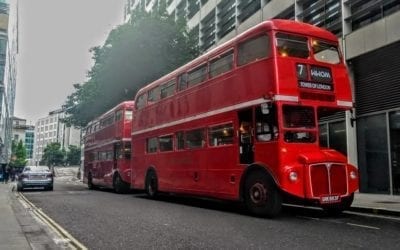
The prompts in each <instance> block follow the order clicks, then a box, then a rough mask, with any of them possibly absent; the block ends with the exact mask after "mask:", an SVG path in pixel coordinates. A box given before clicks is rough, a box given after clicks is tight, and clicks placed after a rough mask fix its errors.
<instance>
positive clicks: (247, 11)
mask: <svg viewBox="0 0 400 250" xmlns="http://www.w3.org/2000/svg"><path fill="white" fill-rule="evenodd" d="M260 9H261V1H260V0H239V1H238V11H239V15H238V20H239V22H241V23H242V22H244V21H245V20H246V19H247V18H249V17H250V16H252V15H253V14H254V13H256V12H257V11H258V10H260Z"/></svg>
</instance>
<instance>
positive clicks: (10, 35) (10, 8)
mask: <svg viewBox="0 0 400 250" xmlns="http://www.w3.org/2000/svg"><path fill="white" fill-rule="evenodd" d="M17 4H18V2H17V0H0V165H5V164H7V163H8V162H9V161H10V157H11V140H12V120H11V119H12V116H13V114H14V103H15V85H16V74H17V72H16V65H17V56H18V22H17V19H18V15H17V13H18V5H17Z"/></svg>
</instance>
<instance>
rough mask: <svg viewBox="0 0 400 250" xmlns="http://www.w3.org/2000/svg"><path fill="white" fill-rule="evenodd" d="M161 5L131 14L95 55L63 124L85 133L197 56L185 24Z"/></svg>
mask: <svg viewBox="0 0 400 250" xmlns="http://www.w3.org/2000/svg"><path fill="white" fill-rule="evenodd" d="M163 2H164V1H161V2H160V5H159V6H158V8H157V9H154V10H153V12H151V13H148V12H146V11H144V10H137V11H135V12H133V13H132V18H131V21H130V22H128V23H126V24H123V25H121V26H119V27H117V28H116V29H114V30H112V31H111V32H110V34H109V36H108V38H107V40H106V42H105V45H104V46H102V47H94V48H92V49H91V52H92V53H93V59H94V61H95V64H94V66H93V67H92V69H91V70H90V71H89V72H88V78H89V80H88V81H87V82H85V83H83V84H75V85H74V92H73V93H72V94H71V95H69V96H68V97H67V100H66V102H65V104H64V105H63V108H64V109H65V110H66V113H67V117H66V118H65V119H64V122H66V123H67V124H68V125H74V126H75V127H83V126H85V125H86V124H87V123H88V122H89V121H90V120H92V119H93V118H95V117H97V116H99V115H100V114H102V113H104V112H105V111H107V110H108V109H110V108H112V107H114V106H115V105H117V104H118V103H120V102H122V101H124V100H132V99H133V98H134V96H135V94H136V92H137V91H138V90H139V89H140V88H141V87H143V86H145V85H146V84H148V83H150V82H152V81H154V80H156V79H158V78H160V77H161V76H163V75H165V74H167V73H169V72H171V71H173V70H174V69H176V68H178V67H179V66H181V65H183V64H185V63H186V62H188V61H190V60H191V59H193V58H195V57H196V56H197V55H198V53H199V51H198V47H197V41H195V40H194V39H193V36H190V35H189V33H188V32H187V28H186V23H185V21H184V20H178V22H175V21H174V20H173V18H171V17H169V16H168V15H167V14H166V13H167V12H166V10H165V3H163Z"/></svg>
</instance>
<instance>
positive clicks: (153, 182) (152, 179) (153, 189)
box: [145, 170, 158, 198]
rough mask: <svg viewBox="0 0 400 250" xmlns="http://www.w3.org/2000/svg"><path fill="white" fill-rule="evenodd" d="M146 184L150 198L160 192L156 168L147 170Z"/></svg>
mask: <svg viewBox="0 0 400 250" xmlns="http://www.w3.org/2000/svg"><path fill="white" fill-rule="evenodd" d="M145 185H146V187H145V189H146V193H147V195H148V196H149V197H150V198H154V197H156V196H157V192H158V180H157V175H156V172H155V171H154V170H149V171H148V172H147V175H146V183H145Z"/></svg>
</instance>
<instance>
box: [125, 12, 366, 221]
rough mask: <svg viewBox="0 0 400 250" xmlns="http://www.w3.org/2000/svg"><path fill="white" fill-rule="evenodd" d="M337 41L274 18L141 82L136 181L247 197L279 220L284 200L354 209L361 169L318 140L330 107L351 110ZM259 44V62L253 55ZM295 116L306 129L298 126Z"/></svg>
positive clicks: (153, 187)
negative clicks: (150, 80)
mask: <svg viewBox="0 0 400 250" xmlns="http://www.w3.org/2000/svg"><path fill="white" fill-rule="evenodd" d="M260 44H261V45H262V46H264V45H265V48H266V49H267V51H266V52H263V51H262V49H260ZM297 44H299V45H301V46H297ZM284 45H288V47H289V48H287V47H285V46H284ZM262 46H261V47H262ZM300 47H301V48H302V49H299V48H300ZM338 47H339V46H338V42H337V37H335V36H334V35H333V34H331V33H330V32H328V31H326V30H323V29H321V28H318V27H315V26H312V25H309V24H304V23H299V22H294V21H289V20H271V21H266V22H263V23H261V24H259V25H257V26H255V27H253V28H251V29H249V30H248V31H246V32H244V33H242V34H241V35H239V36H237V37H236V38H234V39H232V40H230V41H228V42H226V43H224V44H222V45H221V46H218V47H217V48H215V49H213V50H212V51H210V52H208V53H206V54H204V55H202V56H200V57H199V58H197V59H195V60H193V61H192V62H190V63H188V64H186V65H184V66H182V67H181V68H179V69H177V70H175V71H174V72H172V73H170V74H168V75H166V76H164V77H162V78H161V79H159V80H157V81H155V82H153V83H151V84H149V85H147V86H146V87H144V88H142V89H141V90H140V91H139V92H138V93H137V95H136V98H135V103H136V105H135V109H134V120H133V127H134V128H135V131H133V132H132V157H133V158H132V181H131V186H132V187H133V188H137V189H146V191H147V193H148V194H149V195H151V196H152V195H155V194H156V192H157V191H160V192H172V193H184V194H192V195H200V196H207V197H214V198H219V199H229V200H243V201H244V202H245V203H246V204H247V205H248V207H249V209H250V210H251V211H252V212H254V213H256V214H261V215H270V216H273V215H275V214H277V213H278V212H279V210H280V204H281V201H282V198H285V199H287V201H289V202H290V201H302V202H304V203H312V204H316V205H319V206H322V207H323V208H326V209H327V210H330V211H341V210H343V209H346V208H347V207H348V206H350V204H351V202H352V198H353V193H354V192H355V191H356V190H357V188H358V175H357V173H358V171H357V169H356V168H355V167H354V166H352V165H350V164H348V163H347V158H346V157H345V156H344V155H342V154H341V153H339V152H337V151H335V150H333V149H327V148H321V147H320V146H319V139H318V124H317V123H318V119H319V116H323V115H325V113H326V114H329V113H332V112H336V111H345V110H349V109H351V108H352V95H351V89H350V83H349V78H348V74H347V70H346V67H345V64H344V62H343V58H342V56H341V54H340V52H339V50H338ZM248 48H251V49H248ZM258 50H259V51H260V52H259V53H260V55H261V56H260V58H257V56H254V55H252V53H258V52H257V51H258ZM305 50H307V51H305ZM254 51H256V52H254ZM307 53H308V54H307ZM254 57H255V58H254ZM226 58H228V59H226ZM230 58H232V63H231V64H230V63H227V64H226V65H225V64H223V63H224V62H223V61H224V60H225V59H226V61H228V62H229V60H231V59H230ZM328 59H329V60H330V61H325V60H328ZM221 65H222V66H221ZM218 67H219V68H218ZM304 72H305V73H304ZM196 77H198V78H196ZM185 81H187V82H188V83H187V85H186V87H181V86H185V85H184V84H183V83H184V82H185ZM191 82H192V84H191ZM167 83H170V85H168V84H167ZM173 83H175V85H172V84H173ZM168 86H170V87H171V89H173V91H168ZM171 89H170V90H171ZM154 93H155V94H154ZM296 112H299V113H300V114H301V115H303V118H304V117H306V118H307V119H308V121H304V122H303V123H305V125H307V126H304V127H303V126H300V125H298V126H296V125H295V126H293V127H292V125H289V123H288V120H290V119H292V118H293V117H294V116H296ZM272 114H273V115H272ZM272 116H273V117H274V118H271V117H272ZM269 120H276V121H275V124H274V128H272V126H271V129H270V131H274V132H270V133H271V134H270V136H269V137H268V136H267V137H268V138H269V139H270V140H269V141H262V140H261V139H260V138H261V137H260V138H259V137H258V132H261V131H262V130H264V129H265V128H267V126H266V125H264V124H263V121H269ZM300 124H301V123H300ZM263 126H264V127H263ZM275 127H276V128H275ZM265 130H266V129H265ZM193 138H194V139H193ZM199 138H201V142H200V139H199ZM293 138H294V139H293ZM303 140H304V141H303ZM219 141H221V143H220V142H219ZM224 141H225V142H224ZM193 144H194V145H193Z"/></svg>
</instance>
